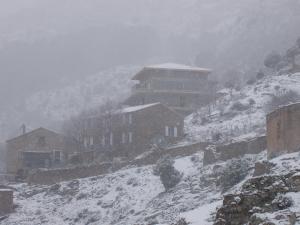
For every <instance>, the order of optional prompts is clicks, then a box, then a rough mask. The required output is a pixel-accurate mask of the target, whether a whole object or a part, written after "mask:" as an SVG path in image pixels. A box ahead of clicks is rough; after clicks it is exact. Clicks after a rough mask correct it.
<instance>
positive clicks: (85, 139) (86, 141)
mask: <svg viewBox="0 0 300 225" xmlns="http://www.w3.org/2000/svg"><path fill="white" fill-rule="evenodd" d="M83 145H84V147H87V146H88V138H87V137H84V138H83Z"/></svg>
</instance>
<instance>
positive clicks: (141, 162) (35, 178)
mask: <svg viewBox="0 0 300 225" xmlns="http://www.w3.org/2000/svg"><path fill="white" fill-rule="evenodd" d="M208 145H209V143H194V144H190V145H183V146H173V147H172V148H168V149H162V150H159V151H154V152H151V153H149V154H148V155H146V156H145V157H143V158H140V159H135V160H133V161H130V162H123V163H122V162H121V163H117V164H116V163H103V164H100V165H93V166H85V167H75V168H66V169H50V170H42V169H41V170H35V171H32V172H31V173H30V174H29V175H28V177H27V182H28V183H29V184H44V185H50V184H55V183H58V182H62V181H68V180H73V179H78V178H85V177H92V176H98V175H102V174H107V173H111V172H114V171H117V170H119V169H121V168H123V167H125V166H145V165H151V164H155V163H156V162H157V160H159V159H160V158H161V157H163V156H164V155H170V156H171V157H177V156H188V155H192V154H194V153H196V152H198V151H201V150H204V149H205V148H206V147H207V146H208Z"/></svg>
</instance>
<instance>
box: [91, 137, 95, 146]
mask: <svg viewBox="0 0 300 225" xmlns="http://www.w3.org/2000/svg"><path fill="white" fill-rule="evenodd" d="M90 145H94V137H90Z"/></svg>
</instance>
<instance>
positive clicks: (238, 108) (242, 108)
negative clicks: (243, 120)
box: [230, 102, 249, 111]
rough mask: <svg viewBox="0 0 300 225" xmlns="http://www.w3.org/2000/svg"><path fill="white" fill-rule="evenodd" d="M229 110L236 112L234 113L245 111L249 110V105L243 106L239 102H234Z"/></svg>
mask: <svg viewBox="0 0 300 225" xmlns="http://www.w3.org/2000/svg"><path fill="white" fill-rule="evenodd" d="M230 109H231V110H236V111H245V110H247V109H249V105H244V104H243V103H241V102H235V103H234V104H233V105H232V106H231V107H230Z"/></svg>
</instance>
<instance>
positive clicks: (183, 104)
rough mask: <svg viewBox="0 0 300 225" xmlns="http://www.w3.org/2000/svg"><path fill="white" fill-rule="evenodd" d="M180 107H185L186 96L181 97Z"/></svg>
mask: <svg viewBox="0 0 300 225" xmlns="http://www.w3.org/2000/svg"><path fill="white" fill-rule="evenodd" d="M179 105H180V107H184V106H185V97H184V96H180V97H179Z"/></svg>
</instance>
